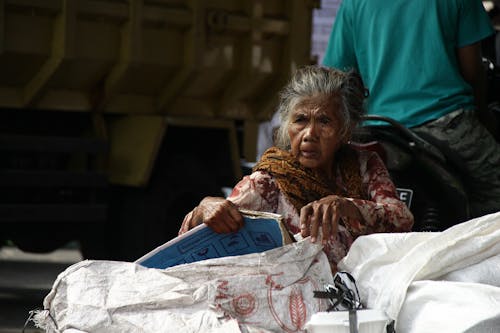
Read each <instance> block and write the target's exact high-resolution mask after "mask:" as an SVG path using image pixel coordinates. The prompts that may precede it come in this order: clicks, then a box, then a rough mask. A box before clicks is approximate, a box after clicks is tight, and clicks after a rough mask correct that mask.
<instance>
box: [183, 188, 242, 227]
mask: <svg viewBox="0 0 500 333" xmlns="http://www.w3.org/2000/svg"><path fill="white" fill-rule="evenodd" d="M191 221H192V223H193V222H194V224H195V225H191V226H190V229H191V228H193V227H195V226H196V225H198V224H201V223H205V224H206V225H207V226H209V227H210V228H212V230H214V231H215V232H217V233H230V232H235V231H238V230H239V229H240V228H241V227H243V224H244V221H243V216H242V215H241V213H240V211H239V210H238V208H237V207H236V205H235V204H234V203H232V202H231V201H229V200H226V199H224V198H219V197H206V198H204V199H203V200H202V201H201V202H200V204H199V205H198V207H196V208H195V209H194V210H193V218H192V220H191Z"/></svg>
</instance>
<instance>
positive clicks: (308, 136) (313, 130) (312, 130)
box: [304, 121, 318, 141]
mask: <svg viewBox="0 0 500 333" xmlns="http://www.w3.org/2000/svg"><path fill="white" fill-rule="evenodd" d="M305 132H306V133H305V135H304V140H306V141H310V140H316V139H317V138H318V126H317V125H316V124H315V123H314V122H313V121H312V122H310V123H309V124H308V125H307V126H306V128H305Z"/></svg>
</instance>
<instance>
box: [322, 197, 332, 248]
mask: <svg viewBox="0 0 500 333" xmlns="http://www.w3.org/2000/svg"><path fill="white" fill-rule="evenodd" d="M332 211H333V205H328V206H327V207H326V209H324V210H323V217H322V221H321V226H322V230H321V231H322V240H321V242H322V243H323V244H325V243H326V242H327V241H328V239H329V238H330V235H331V230H332V215H333V214H332Z"/></svg>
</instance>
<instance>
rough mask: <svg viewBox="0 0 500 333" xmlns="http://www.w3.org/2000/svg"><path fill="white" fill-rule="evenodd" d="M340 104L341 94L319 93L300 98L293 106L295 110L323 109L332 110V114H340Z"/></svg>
mask: <svg viewBox="0 0 500 333" xmlns="http://www.w3.org/2000/svg"><path fill="white" fill-rule="evenodd" d="M340 106H341V103H340V95H339V94H328V95H327V94H317V95H312V96H305V97H302V98H300V99H298V100H297V102H296V104H295V105H294V107H293V111H300V110H322V111H330V112H332V114H334V115H338V114H339V113H340V112H339V111H340V110H339V108H340Z"/></svg>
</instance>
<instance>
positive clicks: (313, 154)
mask: <svg viewBox="0 0 500 333" xmlns="http://www.w3.org/2000/svg"><path fill="white" fill-rule="evenodd" d="M300 154H301V155H302V157H304V158H316V157H317V156H318V152H316V151H315V150H301V151H300Z"/></svg>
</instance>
